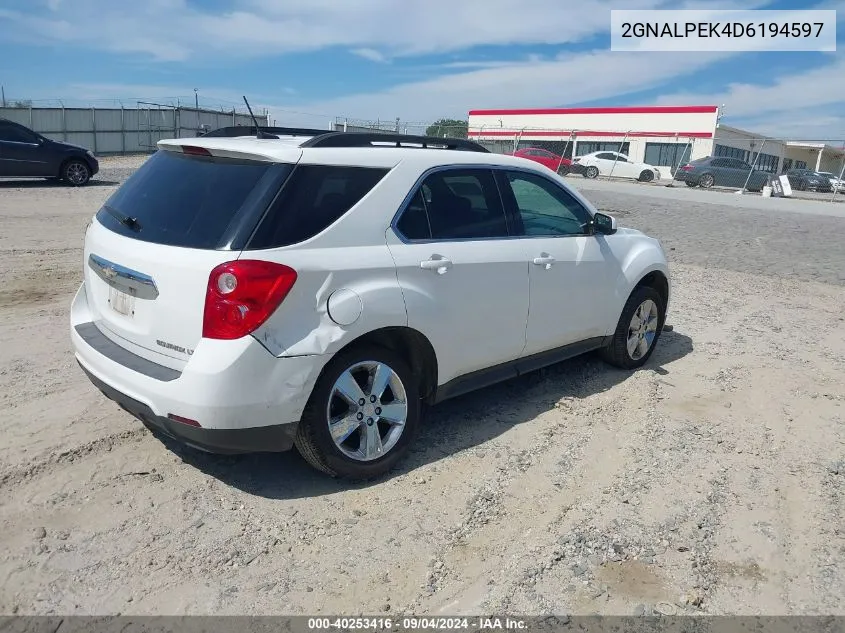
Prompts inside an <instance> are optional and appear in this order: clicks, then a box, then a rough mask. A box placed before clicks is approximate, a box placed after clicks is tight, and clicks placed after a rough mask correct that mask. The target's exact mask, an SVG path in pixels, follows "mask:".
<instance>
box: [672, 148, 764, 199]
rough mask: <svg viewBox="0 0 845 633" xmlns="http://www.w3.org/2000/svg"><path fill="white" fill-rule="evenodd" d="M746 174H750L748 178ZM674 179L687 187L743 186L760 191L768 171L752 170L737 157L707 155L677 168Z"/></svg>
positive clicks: (749, 189)
mask: <svg viewBox="0 0 845 633" xmlns="http://www.w3.org/2000/svg"><path fill="white" fill-rule="evenodd" d="M748 174H751V177H750V178H749V177H748ZM674 179H675V180H680V181H682V182H684V183H686V185H687V186H688V187H703V188H704V189H709V188H710V187H736V188H742V187H745V188H746V189H748V191H762V190H763V187H764V186H765V185H766V184H767V183H768V182H769V173H768V172H765V171H760V170H756V169H755V170H753V171H752V169H751V165H749V164H748V163H746V162H745V161H744V160H739V159H738V158H727V157H725V156H708V157H706V158H697V159H696V160H693V161H690V162H689V163H687V164H686V165H683V166H682V167H680V168H678V170H677V171H676V172H675V178H674ZM746 183H747V184H746Z"/></svg>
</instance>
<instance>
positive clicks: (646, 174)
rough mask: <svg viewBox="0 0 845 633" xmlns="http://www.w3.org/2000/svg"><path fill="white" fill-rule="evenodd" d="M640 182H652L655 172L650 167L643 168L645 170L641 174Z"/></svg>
mask: <svg viewBox="0 0 845 633" xmlns="http://www.w3.org/2000/svg"><path fill="white" fill-rule="evenodd" d="M638 180H639V181H640V182H651V181H652V180H654V172H653V171H651V170H650V169H643V172H642V173H641V174H640V177H639V179H638Z"/></svg>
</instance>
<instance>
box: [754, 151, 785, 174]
mask: <svg viewBox="0 0 845 633" xmlns="http://www.w3.org/2000/svg"><path fill="white" fill-rule="evenodd" d="M750 160H751V164H752V165H754V169H757V170H759V171H768V172H770V173H772V174H776V173H777V171H778V161H779V160H780V159H779V157H777V156H773V155H772V154H760V156H759V157H758V156H757V154H752V155H751V159H750ZM755 161H756V164H755Z"/></svg>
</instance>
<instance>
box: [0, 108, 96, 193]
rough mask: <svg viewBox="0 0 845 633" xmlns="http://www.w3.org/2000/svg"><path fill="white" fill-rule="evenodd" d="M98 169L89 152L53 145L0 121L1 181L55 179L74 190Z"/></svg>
mask: <svg viewBox="0 0 845 633" xmlns="http://www.w3.org/2000/svg"><path fill="white" fill-rule="evenodd" d="M99 169H100V164H99V162H98V161H97V158H96V157H95V156H94V154H93V153H92V152H90V151H89V150H87V149H85V148H84V147H80V146H78V145H71V144H70V143H63V142H61V141H54V140H52V139H49V138H47V137H46V136H41V135H40V134H37V133H36V132H33V131H32V130H30V129H29V128H27V127H24V126H23V125H20V124H19V123H14V122H13V121H9V120H8V119H0V177H2V178H55V179H60V180H63V181H64V182H66V183H67V184H69V185H71V186H73V187H80V186H82V185H84V184H86V183H87V182H88V181H89V180H91V176H93V175H95V174H96V173H97V172H98V171H99Z"/></svg>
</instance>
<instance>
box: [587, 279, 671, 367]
mask: <svg viewBox="0 0 845 633" xmlns="http://www.w3.org/2000/svg"><path fill="white" fill-rule="evenodd" d="M665 321H666V307H665V306H664V303H663V298H662V297H661V296H660V293H659V292H657V290H655V289H654V288H652V287H651V286H641V287H640V288H637V289H636V290H634V292H633V293H631V296H630V297H628V301H627V302H626V303H625V307H624V308H623V309H622V314H621V315H620V317H619V322H618V324H617V325H616V331H615V332H614V333H613V337H612V338H611V339H610V342H609V343H608V345H607V347H605V348H603V349H602V350H601V354H602V357H603V358H604V360H605V361H606V362H608V363H610V364H611V365H614V366H615V367H619V368H620V369H636V368H638V367H642V366H643V365H645V364H646V362H648V359H649V358H650V357H651V354H652V352H654V348H655V347H656V346H657V340H658V339H659V338H660V332H661V331H662V330H663V324H664V323H665Z"/></svg>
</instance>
